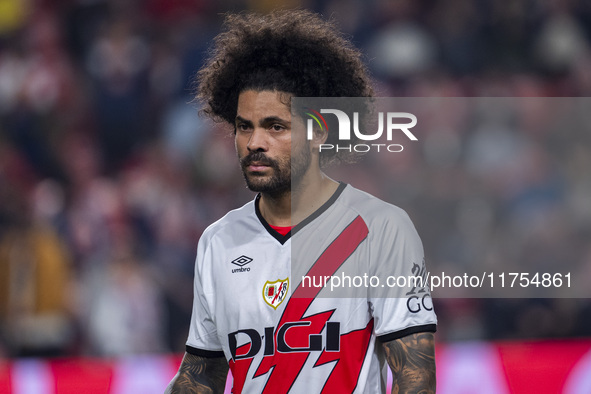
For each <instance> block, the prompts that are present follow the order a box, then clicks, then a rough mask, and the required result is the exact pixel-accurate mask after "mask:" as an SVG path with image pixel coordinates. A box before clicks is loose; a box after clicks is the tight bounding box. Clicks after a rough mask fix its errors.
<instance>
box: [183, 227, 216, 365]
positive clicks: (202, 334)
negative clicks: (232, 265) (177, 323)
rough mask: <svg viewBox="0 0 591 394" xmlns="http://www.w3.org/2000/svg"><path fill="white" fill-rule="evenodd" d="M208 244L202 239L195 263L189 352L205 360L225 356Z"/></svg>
mask: <svg viewBox="0 0 591 394" xmlns="http://www.w3.org/2000/svg"><path fill="white" fill-rule="evenodd" d="M207 244H208V242H207V241H206V240H205V239H204V237H202V238H201V239H200V241H199V245H198V247H197V258H196V261H195V281H194V286H193V292H194V294H193V311H192V316H191V325H190V328H189V337H188V339H187V346H186V350H187V353H190V354H195V355H198V356H202V357H221V356H223V355H224V353H223V351H222V345H221V343H220V341H219V338H218V335H217V328H216V323H215V317H214V315H213V313H212V311H213V310H214V309H213V306H214V305H215V298H214V295H215V291H214V288H213V283H214V282H213V281H212V280H211V279H212V256H211V248H208V245H207Z"/></svg>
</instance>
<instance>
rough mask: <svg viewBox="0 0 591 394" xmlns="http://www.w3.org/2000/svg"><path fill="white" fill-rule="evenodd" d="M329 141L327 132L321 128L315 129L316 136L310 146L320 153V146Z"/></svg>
mask: <svg viewBox="0 0 591 394" xmlns="http://www.w3.org/2000/svg"><path fill="white" fill-rule="evenodd" d="M327 139H328V131H327V130H321V129H320V128H319V127H314V134H313V136H312V141H310V145H311V146H312V148H313V149H314V150H315V151H316V152H318V150H319V148H320V145H322V144H324V143H325V142H326V140H327Z"/></svg>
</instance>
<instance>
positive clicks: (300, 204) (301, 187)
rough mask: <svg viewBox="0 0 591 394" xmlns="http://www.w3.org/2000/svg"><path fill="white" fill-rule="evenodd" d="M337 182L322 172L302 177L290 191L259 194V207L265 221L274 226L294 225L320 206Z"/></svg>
mask: <svg viewBox="0 0 591 394" xmlns="http://www.w3.org/2000/svg"><path fill="white" fill-rule="evenodd" d="M338 185H339V184H338V183H337V182H335V181H333V180H332V179H330V178H329V177H328V176H326V174H324V173H323V172H320V171H319V172H318V173H317V176H315V177H312V176H307V177H303V179H302V181H301V182H299V183H298V184H297V185H292V188H291V191H289V190H288V191H286V192H284V193H281V194H277V195H274V194H269V193H263V194H261V200H260V203H259V209H260V211H261V214H262V215H263V217H264V218H265V220H266V221H267V223H269V224H272V225H274V226H282V227H287V226H295V225H297V224H298V223H300V222H301V221H302V220H304V219H305V218H307V217H308V216H310V215H311V214H312V213H313V212H314V211H316V210H317V209H318V208H320V207H321V206H322V204H324V203H325V202H326V201H328V199H329V198H330V197H331V196H332V195H333V193H334V192H335V191H336V190H337V188H338Z"/></svg>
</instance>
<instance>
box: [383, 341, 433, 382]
mask: <svg viewBox="0 0 591 394" xmlns="http://www.w3.org/2000/svg"><path fill="white" fill-rule="evenodd" d="M383 346H384V350H385V351H386V359H387V360H388V364H389V365H390V368H391V369H392V377H393V382H392V394H406V393H421V394H430V393H435V345H434V339H433V333H431V332H420V333H417V334H411V335H408V336H405V337H403V338H400V339H395V340H393V341H389V342H385V343H384V344H383Z"/></svg>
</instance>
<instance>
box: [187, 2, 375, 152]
mask: <svg viewBox="0 0 591 394" xmlns="http://www.w3.org/2000/svg"><path fill="white" fill-rule="evenodd" d="M196 82H197V86H196V87H197V97H196V98H197V99H198V100H201V101H202V102H203V103H204V105H205V107H204V108H203V110H202V113H204V114H206V115H207V116H209V117H211V118H213V119H214V120H216V121H226V122H228V123H231V124H233V123H234V120H235V118H236V110H237V106H238V96H239V94H240V93H241V92H242V91H244V90H247V89H254V90H259V91H260V90H276V91H280V92H286V93H290V94H291V95H293V96H295V97H373V94H374V92H373V88H372V86H371V82H370V78H369V73H368V71H367V68H366V66H365V64H364V63H363V62H362V60H361V53H360V52H359V51H358V50H357V49H356V48H355V47H354V46H353V44H352V43H351V42H350V41H349V40H347V39H346V38H345V37H344V36H343V34H342V33H340V31H339V30H338V29H337V28H336V26H335V25H334V24H333V23H332V22H329V21H326V20H324V19H322V18H321V17H320V16H319V15H317V14H315V13H312V12H310V11H306V10H281V11H274V12H272V13H270V14H267V15H258V14H252V13H247V14H246V13H245V14H229V15H226V18H225V21H224V27H223V31H222V32H221V33H220V34H219V35H218V36H217V37H216V38H215V40H214V45H213V48H212V50H211V53H210V57H209V59H208V61H207V62H206V64H205V66H204V67H203V68H201V70H200V71H199V72H198V74H197V80H196ZM330 139H331V136H330V135H329V141H327V143H331V141H330ZM335 143H336V142H335ZM328 152H330V151H328ZM328 152H327V153H328ZM323 154H324V152H323ZM323 159H324V160H323V162H324V163H326V162H327V161H330V160H326V159H328V157H323Z"/></svg>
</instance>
